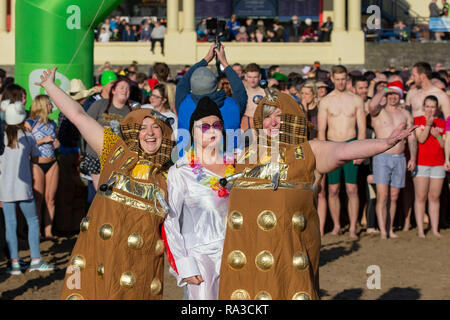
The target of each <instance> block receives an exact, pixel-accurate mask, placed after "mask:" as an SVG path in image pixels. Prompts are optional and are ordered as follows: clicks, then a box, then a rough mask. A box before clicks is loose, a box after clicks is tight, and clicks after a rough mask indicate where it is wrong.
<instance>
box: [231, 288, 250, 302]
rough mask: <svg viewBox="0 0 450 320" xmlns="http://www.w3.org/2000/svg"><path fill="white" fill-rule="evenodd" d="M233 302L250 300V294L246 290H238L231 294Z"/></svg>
mask: <svg viewBox="0 0 450 320" xmlns="http://www.w3.org/2000/svg"><path fill="white" fill-rule="evenodd" d="M231 300H250V294H249V293H248V292H247V291H245V290H244V289H237V290H234V291H233V293H232V294H231Z"/></svg>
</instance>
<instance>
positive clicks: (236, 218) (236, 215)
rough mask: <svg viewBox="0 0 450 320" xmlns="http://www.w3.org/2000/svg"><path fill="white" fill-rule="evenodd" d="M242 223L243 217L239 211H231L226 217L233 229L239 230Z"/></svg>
mask: <svg viewBox="0 0 450 320" xmlns="http://www.w3.org/2000/svg"><path fill="white" fill-rule="evenodd" d="M243 223H244V217H243V216H242V213H240V212H239V211H233V212H231V213H230V218H229V219H228V224H229V225H230V227H232V228H233V229H235V230H239V229H240V228H241V227H242V224H243Z"/></svg>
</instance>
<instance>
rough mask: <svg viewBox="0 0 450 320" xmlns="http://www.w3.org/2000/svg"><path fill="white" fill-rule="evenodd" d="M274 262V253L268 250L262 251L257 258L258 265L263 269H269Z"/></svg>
mask: <svg viewBox="0 0 450 320" xmlns="http://www.w3.org/2000/svg"><path fill="white" fill-rule="evenodd" d="M273 263H274V259H273V255H272V254H271V253H270V252H269V251H267V250H264V251H261V252H260V253H258V255H257V256H256V258H255V264H256V267H257V268H258V269H259V270H261V271H269V270H270V268H272V266H273Z"/></svg>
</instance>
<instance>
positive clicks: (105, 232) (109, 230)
mask: <svg viewBox="0 0 450 320" xmlns="http://www.w3.org/2000/svg"><path fill="white" fill-rule="evenodd" d="M113 233H114V229H113V227H112V225H110V224H104V225H102V226H101V227H100V232H99V234H100V238H102V239H103V240H108V239H110V238H111V237H112V236H113Z"/></svg>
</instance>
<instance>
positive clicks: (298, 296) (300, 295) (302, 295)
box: [292, 292, 311, 300]
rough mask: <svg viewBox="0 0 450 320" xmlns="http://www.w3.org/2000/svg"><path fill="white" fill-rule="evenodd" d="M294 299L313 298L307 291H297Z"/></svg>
mask: <svg viewBox="0 0 450 320" xmlns="http://www.w3.org/2000/svg"><path fill="white" fill-rule="evenodd" d="M292 300H311V297H310V296H309V294H307V293H306V292H296V293H295V294H294V296H293V297H292Z"/></svg>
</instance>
